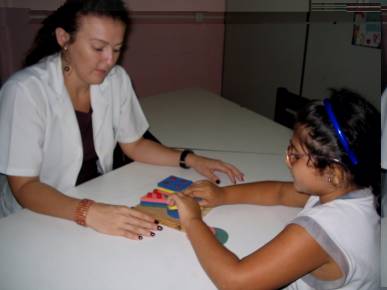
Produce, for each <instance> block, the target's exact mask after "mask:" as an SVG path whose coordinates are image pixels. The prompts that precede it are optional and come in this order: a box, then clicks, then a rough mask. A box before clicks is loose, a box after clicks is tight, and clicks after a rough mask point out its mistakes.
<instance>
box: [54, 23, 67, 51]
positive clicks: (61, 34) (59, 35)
mask: <svg viewBox="0 0 387 290" xmlns="http://www.w3.org/2000/svg"><path fill="white" fill-rule="evenodd" d="M55 37H56V41H57V42H58V44H59V45H60V47H62V48H63V47H64V46H65V45H66V44H68V43H69V42H70V34H68V33H67V32H66V30H64V29H63V28H61V27H57V28H56V29H55Z"/></svg>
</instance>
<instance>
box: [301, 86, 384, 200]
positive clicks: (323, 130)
mask: <svg viewBox="0 0 387 290" xmlns="http://www.w3.org/2000/svg"><path fill="white" fill-rule="evenodd" d="M329 100H330V103H331V105H332V109H333V112H334V115H335V116H336V119H337V121H338V123H339V125H340V128H341V131H342V132H343V133H344V135H345V136H346V138H347V141H348V143H349V146H350V148H351V150H352V151H353V152H354V153H355V155H356V157H357V159H358V164H357V165H353V164H352V162H351V160H350V158H349V156H348V154H347V152H346V151H345V150H344V148H343V146H342V144H341V143H340V141H339V139H338V137H337V135H336V131H335V129H334V127H333V125H332V122H331V121H330V119H329V117H328V114H327V112H326V110H325V107H324V104H323V102H321V101H312V102H311V103H310V104H308V105H307V106H306V107H305V108H304V109H302V110H301V111H300V112H299V113H298V115H297V120H296V125H295V129H297V128H300V127H302V128H306V132H307V134H306V136H305V138H302V141H301V142H302V144H303V146H305V148H306V149H307V150H308V152H309V153H310V155H311V157H312V161H313V163H314V166H315V167H316V168H318V169H320V170H324V169H325V168H327V167H328V166H331V165H333V163H335V161H334V159H336V160H340V163H341V164H342V165H343V166H342V167H343V169H344V170H345V171H346V172H347V173H348V174H349V176H350V177H351V179H352V180H351V181H352V182H353V184H355V185H357V186H358V187H360V188H364V187H369V186H371V187H372V191H373V193H374V195H375V196H376V197H377V200H379V197H380V132H381V128H380V113H379V112H378V111H377V110H376V108H375V107H374V106H372V105H371V104H370V103H369V102H367V101H366V100H365V99H364V98H362V97H361V96H360V95H359V94H357V93H354V92H352V91H349V90H347V89H340V90H334V89H331V96H330V98H329ZM336 164H337V163H336ZM379 204H380V202H377V205H379Z"/></svg>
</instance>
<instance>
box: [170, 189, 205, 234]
mask: <svg viewBox="0 0 387 290" xmlns="http://www.w3.org/2000/svg"><path fill="white" fill-rule="evenodd" d="M170 200H172V202H173V203H174V204H176V206H177V209H178V211H179V219H180V222H181V225H182V226H183V228H184V229H185V228H187V227H188V225H189V223H190V222H191V221H193V220H201V219H202V212H201V209H200V206H199V204H198V202H197V201H196V200H195V199H194V198H193V197H191V196H188V195H185V194H183V193H181V192H177V193H176V194H172V195H171V197H170Z"/></svg>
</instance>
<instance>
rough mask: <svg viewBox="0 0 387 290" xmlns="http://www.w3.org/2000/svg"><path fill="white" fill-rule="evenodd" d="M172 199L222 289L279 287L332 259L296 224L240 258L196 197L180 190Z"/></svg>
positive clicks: (185, 227)
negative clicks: (208, 220)
mask: <svg viewBox="0 0 387 290" xmlns="http://www.w3.org/2000/svg"><path fill="white" fill-rule="evenodd" d="M172 199H173V200H174V201H175V202H176V204H177V207H178V210H179V215H180V220H181V222H182V226H183V228H184V230H185V232H186V233H187V236H188V238H189V240H190V242H191V244H192V247H193V249H194V251H195V253H196V255H197V257H198V259H199V262H200V263H201V265H202V267H203V268H204V270H205V271H206V272H207V274H208V276H209V277H210V278H211V280H212V281H213V282H214V284H215V285H216V286H217V288H219V289H243V290H248V289H277V288H279V287H282V286H284V285H287V284H289V283H291V282H293V281H295V280H297V279H298V278H300V277H302V276H304V275H305V274H307V273H310V272H312V271H314V270H316V269H317V268H319V267H321V266H323V265H324V264H327V263H329V262H330V257H329V256H328V255H327V253H326V252H325V251H324V250H323V249H322V248H321V247H320V245H319V244H318V243H317V242H316V241H315V240H314V239H313V238H312V237H311V236H310V235H309V234H308V233H307V231H305V230H304V229H303V228H302V227H300V226H298V225H295V224H291V225H289V226H287V227H286V228H285V229H284V230H283V231H282V232H281V233H280V234H279V235H278V236H276V237H275V238H274V239H273V240H272V241H270V242H269V243H268V244H266V245H265V246H263V247H262V248H260V249H258V250H256V251H255V252H253V253H252V254H250V255H249V256H247V257H244V258H242V259H239V258H238V257H237V256H236V255H234V254H233V253H232V252H230V251H229V250H228V249H227V248H225V247H224V246H223V245H221V244H220V243H219V242H218V241H217V240H216V238H215V236H214V234H213V233H212V232H211V231H210V229H209V228H208V226H207V225H206V224H205V223H204V222H203V221H202V219H201V216H200V208H199V206H198V204H197V203H196V201H195V200H194V199H192V198H191V197H189V196H186V195H183V194H180V193H178V194H176V195H174V196H172Z"/></svg>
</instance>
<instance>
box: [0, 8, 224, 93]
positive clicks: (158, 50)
mask: <svg viewBox="0 0 387 290" xmlns="http://www.w3.org/2000/svg"><path fill="white" fill-rule="evenodd" d="M130 2H131V3H133V5H132V6H135V5H138V6H136V7H137V8H138V9H140V8H141V1H139V2H137V4H135V1H130ZM191 2H192V1H191ZM158 3H159V2H158ZM210 3H211V1H210ZM213 3H214V2H213ZM159 6H160V5H159ZM206 7H207V8H209V6H208V5H207V6H206ZM218 7H219V6H218ZM186 8H187V9H188V8H189V7H188V6H186ZM1 13H2V14H1ZM2 15H3V16H5V17H1V16H2ZM30 16H31V15H30V14H29V12H28V10H27V9H16V8H12V9H9V8H3V9H0V24H1V23H3V24H2V25H0V29H3V30H0V40H1V43H7V44H8V45H7V46H6V48H5V49H3V50H2V52H1V56H0V77H1V80H3V81H4V80H5V79H6V78H7V77H8V76H9V75H10V74H11V73H13V72H14V71H16V70H17V69H18V68H19V67H20V65H19V64H20V62H21V60H22V58H23V55H24V54H25V52H26V51H27V49H28V48H29V46H30V43H31V41H32V38H33V35H34V33H35V32H36V31H37V29H38V28H39V26H40V24H39V21H40V20H39V21H37V20H31V19H30ZM1 18H3V19H1ZM132 20H133V26H132V29H131V34H130V37H129V40H128V41H129V43H128V50H127V51H126V53H125V55H124V58H123V63H122V64H123V66H124V67H125V68H126V69H127V71H128V73H129V74H130V76H131V78H132V81H133V83H134V86H135V88H136V91H137V94H138V96H139V97H143V96H149V95H153V94H159V93H163V92H167V91H173V90H178V89H183V88H188V87H202V88H204V89H207V90H210V91H212V92H215V93H220V90H221V81H222V80H221V77H222V66H223V38H224V24H223V23H224V14H223V12H210V13H207V12H206V13H200V14H197V13H194V12H188V11H185V12H176V11H174V12H160V11H158V12H150V11H148V12H144V11H142V12H133V13H132ZM21 31H22V32H23V33H20V32H21ZM3 32H6V33H3ZM7 37H8V38H12V39H11V40H8V41H7Z"/></svg>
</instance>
